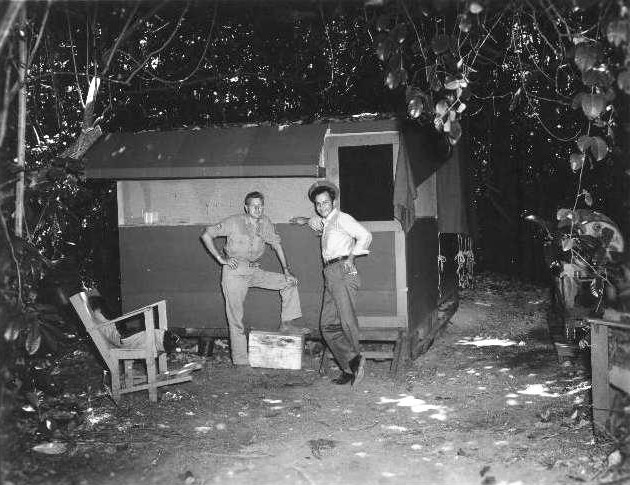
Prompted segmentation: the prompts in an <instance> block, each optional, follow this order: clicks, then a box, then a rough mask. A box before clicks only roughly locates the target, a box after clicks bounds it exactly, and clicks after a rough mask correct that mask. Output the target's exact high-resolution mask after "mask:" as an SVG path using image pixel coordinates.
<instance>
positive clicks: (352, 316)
mask: <svg viewBox="0 0 630 485" xmlns="http://www.w3.org/2000/svg"><path fill="white" fill-rule="evenodd" d="M360 286H361V279H360V278H359V275H358V274H356V272H355V273H354V274H353V273H352V272H349V271H348V270H347V269H346V268H345V266H344V262H343V261H340V262H338V263H333V264H331V265H329V266H326V267H325V268H324V301H323V303H322V315H321V319H320V328H321V332H322V336H323V337H324V340H325V342H326V345H328V348H329V349H330V351H331V352H332V354H333V356H334V357H335V360H336V361H337V363H338V364H339V367H341V369H342V370H343V371H345V372H351V371H350V367H349V366H348V362H349V361H350V360H352V359H353V358H354V357H355V356H356V355H357V354H358V353H359V322H358V320H357V313H356V300H357V290H358V289H359V287H360Z"/></svg>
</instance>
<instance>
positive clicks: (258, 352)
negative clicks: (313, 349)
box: [249, 330, 304, 369]
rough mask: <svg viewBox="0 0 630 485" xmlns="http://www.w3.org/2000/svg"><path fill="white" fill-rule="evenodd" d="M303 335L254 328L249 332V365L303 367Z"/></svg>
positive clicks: (271, 367)
mask: <svg viewBox="0 0 630 485" xmlns="http://www.w3.org/2000/svg"><path fill="white" fill-rule="evenodd" d="M303 349H304V336H303V335H287V334H280V333H278V332H263V331H259V330H252V331H251V332H250V333H249V365H251V366H252V367H266V368H269V369H301V368H302V350H303Z"/></svg>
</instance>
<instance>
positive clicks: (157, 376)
mask: <svg viewBox="0 0 630 485" xmlns="http://www.w3.org/2000/svg"><path fill="white" fill-rule="evenodd" d="M70 302H71V303H72V306H73V307H74V309H75V310H76V312H77V314H78V315H79V318H80V319H81V321H82V322H83V325H85V329H86V330H87V331H88V333H89V334H90V337H92V340H93V341H94V344H95V345H96V348H97V349H98V351H99V352H100V354H101V356H102V357H103V360H104V361H105V363H106V364H107V367H108V368H109V372H110V373H111V389H112V397H113V399H114V401H118V400H119V399H120V396H121V395H122V394H127V393H130V392H136V391H143V390H148V391H149V400H150V401H153V402H156V401H157V388H158V387H161V386H167V385H169V384H177V383H179V382H186V381H190V380H192V375H191V373H192V371H194V370H198V369H200V368H201V366H200V365H199V364H192V363H191V364H187V365H185V366H184V367H182V368H181V369H179V370H178V371H175V372H169V371H168V369H167V364H166V353H164V352H158V351H157V347H156V344H155V332H154V331H153V330H154V329H155V328H156V327H155V322H156V319H157V324H158V326H157V328H159V329H162V330H166V329H167V318H166V301H165V300H162V301H158V302H156V303H153V304H151V305H147V306H145V307H142V308H139V309H137V310H134V311H132V312H129V313H125V314H124V315H122V316H121V317H118V318H115V319H113V320H109V321H108V322H107V324H115V323H117V322H123V321H126V320H128V319H130V318H137V317H138V316H140V317H142V318H143V319H144V325H145V330H146V331H145V332H144V333H145V335H146V340H145V345H144V347H143V348H137V349H136V348H126V347H117V346H116V345H114V344H112V343H110V342H109V340H108V339H106V338H105V336H104V335H103V334H102V333H101V331H100V330H99V328H98V327H99V326H101V325H103V323H102V322H100V321H97V320H96V319H95V318H94V313H93V312H92V309H91V308H90V306H89V304H88V297H87V295H86V293H84V292H81V293H77V294H76V295H73V296H71V297H70ZM137 360H141V361H144V362H145V363H146V374H145V373H144V371H143V372H142V373H137V374H136V375H134V368H133V364H134V361H137ZM121 363H122V365H123V374H122V375H121V372H120V369H121Z"/></svg>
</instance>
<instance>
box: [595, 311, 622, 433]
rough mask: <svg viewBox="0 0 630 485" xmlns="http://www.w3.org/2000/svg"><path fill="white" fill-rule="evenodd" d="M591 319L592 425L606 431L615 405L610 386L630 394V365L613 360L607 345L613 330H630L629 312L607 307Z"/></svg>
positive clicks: (600, 430)
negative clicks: (602, 312)
mask: <svg viewBox="0 0 630 485" xmlns="http://www.w3.org/2000/svg"><path fill="white" fill-rule="evenodd" d="M588 322H589V323H590V325H591V376H592V389H591V392H592V395H593V427H594V428H595V430H596V431H599V432H603V433H605V432H606V421H607V419H608V416H609V415H610V412H611V409H612V407H613V391H612V389H611V386H612V387H615V388H617V389H619V390H621V391H623V392H625V393H626V394H629V395H630V366H629V365H627V363H626V365H624V366H621V365H615V363H613V362H611V359H610V357H611V356H610V355H609V348H608V347H609V344H608V338H609V335H610V329H616V330H618V331H623V332H628V333H630V313H623V312H617V311H614V310H608V309H607V310H606V311H605V312H604V316H603V318H601V319H600V318H589V319H588Z"/></svg>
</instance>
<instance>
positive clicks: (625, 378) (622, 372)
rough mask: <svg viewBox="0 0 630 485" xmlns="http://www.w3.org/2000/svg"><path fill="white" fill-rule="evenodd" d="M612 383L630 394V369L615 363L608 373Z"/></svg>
mask: <svg viewBox="0 0 630 485" xmlns="http://www.w3.org/2000/svg"><path fill="white" fill-rule="evenodd" d="M608 380H609V382H610V385H612V386H615V387H616V388H618V389H621V390H622V391H624V392H625V393H626V394H630V370H628V369H624V368H622V367H619V366H617V365H613V366H612V369H610V373H609V374H608Z"/></svg>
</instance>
